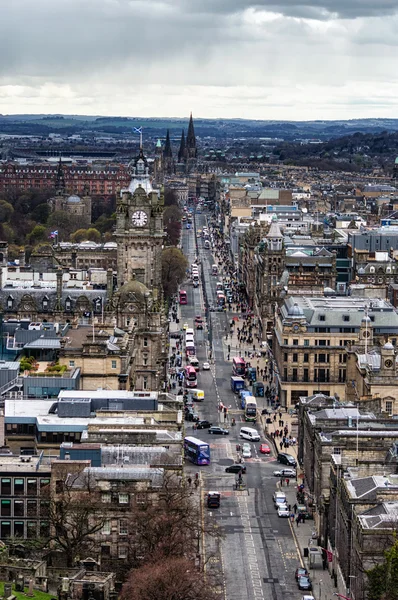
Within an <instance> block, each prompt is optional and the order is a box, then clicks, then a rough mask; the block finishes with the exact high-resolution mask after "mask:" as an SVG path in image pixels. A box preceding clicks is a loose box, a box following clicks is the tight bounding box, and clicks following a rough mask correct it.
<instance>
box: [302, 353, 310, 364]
mask: <svg viewBox="0 0 398 600" xmlns="http://www.w3.org/2000/svg"><path fill="white" fill-rule="evenodd" d="M303 362H305V363H307V362H310V355H309V354H308V352H304V357H303Z"/></svg>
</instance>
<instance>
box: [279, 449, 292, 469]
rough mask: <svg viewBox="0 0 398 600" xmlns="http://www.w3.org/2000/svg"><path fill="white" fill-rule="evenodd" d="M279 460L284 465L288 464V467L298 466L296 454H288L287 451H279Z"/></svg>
mask: <svg viewBox="0 0 398 600" xmlns="http://www.w3.org/2000/svg"><path fill="white" fill-rule="evenodd" d="M277 461H278V462H280V463H282V464H284V465H288V467H297V461H296V459H295V458H294V456H292V455H291V454H287V453H286V452H279V454H278V456H277Z"/></svg>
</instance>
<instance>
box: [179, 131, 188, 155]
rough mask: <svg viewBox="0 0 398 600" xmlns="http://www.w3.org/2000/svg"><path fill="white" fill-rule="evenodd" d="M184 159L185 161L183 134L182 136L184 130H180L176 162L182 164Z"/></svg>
mask: <svg viewBox="0 0 398 600" xmlns="http://www.w3.org/2000/svg"><path fill="white" fill-rule="evenodd" d="M185 159H186V146H185V134H184V130H182V133H181V142H180V149H179V151H178V162H179V163H181V162H184V160H185Z"/></svg>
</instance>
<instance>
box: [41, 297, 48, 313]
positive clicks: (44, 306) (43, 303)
mask: <svg viewBox="0 0 398 600" xmlns="http://www.w3.org/2000/svg"><path fill="white" fill-rule="evenodd" d="M42 307H43V310H47V309H48V297H47V296H44V298H43V302H42Z"/></svg>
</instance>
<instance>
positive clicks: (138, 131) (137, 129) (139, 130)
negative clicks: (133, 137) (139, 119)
mask: <svg viewBox="0 0 398 600" xmlns="http://www.w3.org/2000/svg"><path fill="white" fill-rule="evenodd" d="M133 129H134V131H135V133H139V134H141V133H142V127H138V128H137V127H133Z"/></svg>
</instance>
